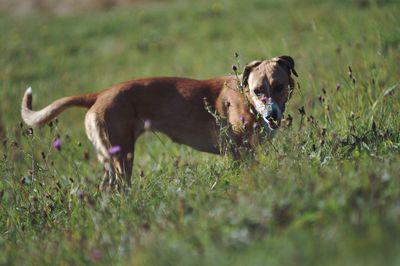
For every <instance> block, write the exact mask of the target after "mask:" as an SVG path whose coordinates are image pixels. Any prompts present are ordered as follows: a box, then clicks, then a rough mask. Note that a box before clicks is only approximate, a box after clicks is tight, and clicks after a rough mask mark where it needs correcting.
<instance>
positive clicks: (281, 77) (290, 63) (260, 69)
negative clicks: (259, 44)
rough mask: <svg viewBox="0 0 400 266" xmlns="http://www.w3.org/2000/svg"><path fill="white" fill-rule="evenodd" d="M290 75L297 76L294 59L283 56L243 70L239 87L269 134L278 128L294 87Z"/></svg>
mask: <svg viewBox="0 0 400 266" xmlns="http://www.w3.org/2000/svg"><path fill="white" fill-rule="evenodd" d="M292 74H293V75H295V76H296V77H297V73H296V70H295V69H294V60H293V58H291V57H290V56H286V55H284V56H279V57H275V58H272V59H270V60H264V61H253V62H251V63H249V64H248V65H246V67H245V68H244V71H243V75H242V85H243V88H244V89H245V92H246V96H247V98H248V100H249V101H250V104H251V105H252V106H253V108H254V109H255V110H256V112H257V113H258V114H259V115H261V117H262V119H263V124H264V125H265V126H266V128H267V129H268V130H269V131H270V132H271V131H274V130H276V129H278V128H279V126H280V125H281V120H282V118H283V113H284V112H285V104H286V102H287V101H288V99H289V94H290V91H291V90H292V89H293V88H294V81H293V79H292V77H291V75H292Z"/></svg>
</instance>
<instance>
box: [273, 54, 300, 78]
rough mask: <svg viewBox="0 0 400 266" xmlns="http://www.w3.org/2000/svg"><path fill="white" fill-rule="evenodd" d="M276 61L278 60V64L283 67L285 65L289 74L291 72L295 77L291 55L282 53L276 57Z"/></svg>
mask: <svg viewBox="0 0 400 266" xmlns="http://www.w3.org/2000/svg"><path fill="white" fill-rule="evenodd" d="M276 62H278V64H281V65H284V66H285V67H287V69H288V71H289V74H290V73H293V75H295V76H296V77H298V75H297V72H296V70H295V69H294V60H293V58H292V57H290V56H288V55H282V56H279V57H277V58H276Z"/></svg>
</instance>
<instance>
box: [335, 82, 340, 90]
mask: <svg viewBox="0 0 400 266" xmlns="http://www.w3.org/2000/svg"><path fill="white" fill-rule="evenodd" d="M336 90H337V91H338V90H340V83H336Z"/></svg>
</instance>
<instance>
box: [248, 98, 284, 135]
mask: <svg viewBox="0 0 400 266" xmlns="http://www.w3.org/2000/svg"><path fill="white" fill-rule="evenodd" d="M254 103H255V106H254V107H255V109H256V111H257V112H258V114H259V115H260V116H261V117H262V119H263V120H262V124H263V125H264V127H265V128H266V129H267V131H268V133H273V132H274V131H276V130H277V129H278V128H279V126H280V121H281V119H282V111H281V108H280V107H279V105H278V104H277V103H274V102H271V101H269V102H268V103H263V102H261V101H258V100H257V101H254Z"/></svg>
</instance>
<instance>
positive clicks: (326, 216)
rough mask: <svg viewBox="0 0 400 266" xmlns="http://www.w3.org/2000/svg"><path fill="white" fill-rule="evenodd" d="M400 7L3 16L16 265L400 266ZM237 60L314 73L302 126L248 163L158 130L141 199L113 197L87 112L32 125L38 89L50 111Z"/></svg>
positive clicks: (3, 208) (349, 4)
mask: <svg viewBox="0 0 400 266" xmlns="http://www.w3.org/2000/svg"><path fill="white" fill-rule="evenodd" d="M399 13H400V5H399V4H398V3H396V1H377V2H376V3H374V2H371V3H370V2H368V1H361V0H360V1H356V0H353V1H343V3H342V2H339V1H325V2H323V3H320V1H311V0H308V1H288V0H285V1H275V0H269V1H260V0H249V1H228V0H225V1H224V0H222V1H219V2H214V1H202V2H198V3H197V2H196V3H191V2H189V1H187V2H185V1H178V0H177V1H174V2H169V3H167V2H160V3H151V4H141V5H138V6H133V7H131V8H124V9H115V10H112V11H110V12H96V13H91V14H87V15H79V16H67V17H53V16H48V15H47V16H46V15H43V16H39V15H32V16H29V17H19V18H18V17H10V16H8V15H7V14H1V16H0V33H1V34H0V51H1V54H0V65H1V68H0V139H1V141H2V143H0V145H1V147H0V178H1V179H0V264H3V265H10V264H12V265H20V264H25V265H31V264H48V265H53V264H73V265H75V264H103V265H109V264H110V263H113V264H118V265H119V264H124V265H399V264H400V255H399V254H400V241H399V239H400V227H399V220H400V175H399V173H400V160H399V159H400V154H399V151H400V133H399V132H400V119H399V117H398V115H399V110H400V97H399V86H400V84H399V73H400V64H399V62H400V19H399V17H398V14H399ZM234 52H238V53H239V54H240V63H241V65H242V66H243V65H244V64H245V63H247V62H248V61H251V60H254V59H259V58H269V57H273V56H276V55H281V54H290V55H291V56H293V57H294V58H295V61H296V69H297V72H299V75H300V77H299V78H298V79H297V81H298V82H299V84H300V89H296V91H295V93H294V96H293V98H292V99H291V100H290V102H289V104H288V105H289V106H288V111H287V112H288V113H289V114H291V116H292V117H293V124H292V126H291V127H290V128H286V129H284V130H281V131H280V132H279V134H278V136H277V137H276V138H275V139H274V140H273V141H272V142H268V143H265V144H264V145H263V146H261V147H260V148H259V149H258V150H257V151H256V156H255V158H254V159H252V160H250V159H249V160H247V161H245V162H243V163H241V164H237V163H235V162H233V161H232V160H231V159H230V158H229V157H224V156H213V155H208V154H204V153H200V152H197V151H194V150H192V149H189V148H187V147H184V146H180V145H177V144H174V143H172V142H171V141H169V140H168V139H167V138H165V137H164V136H155V135H153V134H148V135H146V136H143V137H142V138H141V139H140V141H139V143H138V145H137V149H136V153H135V155H136V156H135V164H134V177H133V187H132V191H131V192H130V193H127V194H118V193H99V192H98V191H97V185H98V184H99V182H100V177H101V175H102V169H101V166H100V165H99V164H98V163H97V161H96V158H95V155H94V153H93V151H92V147H91V145H90V143H89V142H88V140H87V139H86V136H85V133H84V130H83V118H84V111H83V110H69V111H68V112H65V113H64V114H62V115H61V116H60V118H59V122H58V123H54V124H53V126H52V127H50V126H45V127H43V128H41V129H34V130H33V133H32V132H30V130H29V129H28V128H27V127H26V126H20V121H21V119H20V115H19V105H20V100H21V97H22V94H23V92H24V90H25V89H26V88H27V87H28V86H32V87H33V93H34V95H33V96H34V106H35V107H37V108H39V107H41V106H44V105H45V104H47V103H49V101H51V100H53V99H56V98H58V97H61V96H65V95H72V94H77V93H86V92H93V91H97V90H100V89H103V88H106V87H108V86H110V85H112V84H114V83H117V82H119V81H122V80H126V79H132V78H138V77H144V76H161V75H173V76H189V77H194V78H208V77H214V76H220V75H225V74H228V73H229V72H230V71H231V65H232V64H235V63H236V60H235V58H234V56H233V54H234ZM348 66H350V67H351V68H352V71H353V73H352V77H349V75H348V71H349V70H348ZM353 77H354V81H353ZM338 84H339V85H340V88H339V90H337V85H338ZM302 107H304V110H305V114H301V112H299V109H300V108H302ZM57 136H59V137H60V138H61V140H62V143H63V145H62V149H61V151H56V150H54V149H52V148H51V143H52V140H53V139H54V138H56V137H57Z"/></svg>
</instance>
